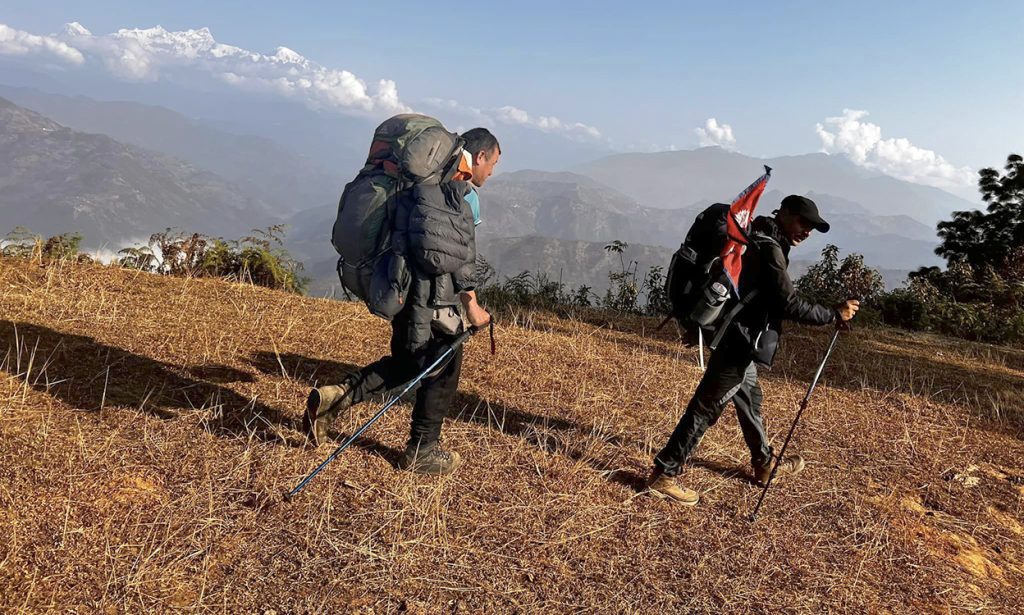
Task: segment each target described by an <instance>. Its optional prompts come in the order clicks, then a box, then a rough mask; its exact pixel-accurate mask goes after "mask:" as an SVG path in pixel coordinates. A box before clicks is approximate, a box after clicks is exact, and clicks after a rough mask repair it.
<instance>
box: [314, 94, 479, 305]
mask: <svg viewBox="0 0 1024 615" xmlns="http://www.w3.org/2000/svg"><path fill="white" fill-rule="evenodd" d="M462 144H463V141H462V139H461V138H460V137H459V136H458V135H457V134H455V133H452V132H449V131H448V130H446V129H445V127H444V126H443V125H442V124H441V122H439V121H437V120H436V119H434V118H432V117H428V116H425V115H419V114H415V113H406V114H402V115H396V116H394V117H392V118H390V119H388V120H385V121H384V123H382V124H381V125H380V126H378V127H377V130H375V131H374V133H373V142H372V143H371V145H370V153H369V156H367V159H366V165H365V166H363V168H362V170H360V171H359V174H358V175H356V178H355V179H353V180H352V181H351V182H349V183H348V184H347V185H346V186H345V190H344V191H343V192H342V193H341V200H340V201H339V202H338V217H337V219H336V220H335V221H334V229H333V232H332V235H331V243H332V244H333V245H334V249H335V250H337V252H338V255H339V256H340V258H339V259H338V275H339V277H340V278H341V283H342V285H343V286H344V287H345V288H346V289H347V290H348V291H349V292H351V293H352V294H353V295H355V296H356V297H358V298H359V299H361V300H363V301H364V302H365V303H366V304H367V307H368V308H369V309H370V311H371V312H373V313H374V314H377V315H378V316H381V317H383V318H387V319H391V318H392V317H394V316H395V314H397V313H398V312H399V311H400V310H401V308H402V307H403V305H404V301H405V294H406V292H407V289H408V273H407V272H406V271H405V267H404V263H403V262H402V259H401V258H400V257H398V258H396V256H395V255H394V254H393V252H392V251H391V228H392V221H393V219H394V214H395V207H396V205H397V201H398V199H397V197H398V195H399V194H400V193H401V192H402V191H403V190H407V189H409V188H411V187H412V186H414V185H416V184H420V183H438V182H440V181H441V178H442V177H443V176H444V174H445V172H446V171H447V170H448V168H449V167H450V166H451V163H452V162H453V161H454V160H455V158H456V156H457V155H459V153H460V151H461V149H462ZM403 278H404V279H403Z"/></svg>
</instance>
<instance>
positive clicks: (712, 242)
mask: <svg viewBox="0 0 1024 615" xmlns="http://www.w3.org/2000/svg"><path fill="white" fill-rule="evenodd" d="M728 215H729V205H727V204H725V203H715V204H714V205H711V206H710V207H708V208H707V209H705V210H704V211H702V212H700V214H698V215H697V218H696V219H695V220H694V221H693V225H692V226H691V227H690V230H689V231H688V232H687V233H686V239H684V240H683V243H682V244H681V245H680V246H679V249H678V250H676V251H675V253H674V254H673V255H672V261H671V262H670V263H669V266H668V274H667V276H666V278H665V293H666V295H667V296H668V300H669V302H670V303H671V305H672V312H671V313H670V314H669V318H668V319H666V322H667V321H668V320H669V319H672V318H674V319H676V321H677V322H678V323H679V326H680V327H681V328H682V329H684V330H685V331H686V333H687V340H688V341H690V342H693V341H695V339H696V336H697V333H698V332H703V333H706V334H708V335H709V336H712V337H711V338H712V339H713V341H712V343H711V344H709V346H710V347H711V348H712V349H714V348H715V347H716V346H717V345H718V342H719V341H720V340H721V338H722V334H723V333H724V332H725V329H726V328H727V327H728V325H729V323H730V322H732V319H733V318H734V317H735V316H736V314H737V313H738V312H739V310H740V309H741V308H742V306H743V305H746V303H747V302H749V301H750V299H752V298H753V296H754V294H755V293H756V292H757V291H756V290H755V291H751V292H750V293H747V296H745V297H743V301H738V300H737V299H738V297H736V292H735V291H734V289H733V288H732V283H731V282H730V281H729V276H728V274H726V272H725V269H724V268H723V266H722V258H721V254H722V249H723V248H724V247H725V242H726V240H727V238H728V236H727V233H728V226H727V222H726V217H727V216H728ZM730 300H732V303H733V305H734V306H735V307H734V308H733V309H730V310H726V306H727V305H729V304H730Z"/></svg>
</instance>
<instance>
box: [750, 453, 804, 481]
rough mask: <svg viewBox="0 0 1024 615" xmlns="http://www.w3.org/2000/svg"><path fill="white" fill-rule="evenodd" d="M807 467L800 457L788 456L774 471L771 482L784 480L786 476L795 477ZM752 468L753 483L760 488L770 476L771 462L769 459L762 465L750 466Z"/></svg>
mask: <svg viewBox="0 0 1024 615" xmlns="http://www.w3.org/2000/svg"><path fill="white" fill-rule="evenodd" d="M805 465H807V464H806V463H805V462H804V458H803V457H801V456H800V455H789V456H787V457H786V458H785V459H783V460H782V461H781V462H779V469H778V470H776V471H775V478H774V479H772V482H775V481H777V480H779V479H780V478H785V477H787V476H796V475H797V474H799V473H800V472H801V471H802V470H803V469H804V466H805ZM752 467H753V468H754V482H756V483H757V484H758V485H761V486H762V487H764V486H765V484H767V482H768V477H769V476H771V475H772V460H771V459H769V460H768V461H767V462H765V464H764V465H756V464H752Z"/></svg>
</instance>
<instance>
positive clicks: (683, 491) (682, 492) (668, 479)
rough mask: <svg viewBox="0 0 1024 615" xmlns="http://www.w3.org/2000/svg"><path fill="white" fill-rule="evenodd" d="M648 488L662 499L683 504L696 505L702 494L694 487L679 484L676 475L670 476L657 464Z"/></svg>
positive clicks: (648, 481)
mask: <svg viewBox="0 0 1024 615" xmlns="http://www.w3.org/2000/svg"><path fill="white" fill-rule="evenodd" d="M647 490H648V491H650V493H651V495H653V496H654V497H656V498H660V499H662V500H669V501H670V502H674V503H676V504H682V505H683V506H696V505H697V502H698V501H699V500H700V496H699V495H697V492H696V491H694V490H693V489H687V488H686V487H681V486H679V483H677V482H676V479H675V477H674V476H668V475H667V474H665V471H664V470H662V469H661V467H660V466H655V468H654V471H653V472H651V477H650V478H648V479H647Z"/></svg>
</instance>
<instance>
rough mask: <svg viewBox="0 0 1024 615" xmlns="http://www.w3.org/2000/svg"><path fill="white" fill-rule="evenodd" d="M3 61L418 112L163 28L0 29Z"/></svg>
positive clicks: (500, 112) (525, 117)
mask: <svg viewBox="0 0 1024 615" xmlns="http://www.w3.org/2000/svg"><path fill="white" fill-rule="evenodd" d="M0 55H7V56H23V57H28V58H31V59H33V60H42V61H44V62H48V63H55V64H63V65H65V66H67V67H89V68H100V69H102V70H104V71H105V72H106V73H107V74H109V75H110V76H112V77H114V78H116V79H119V80H123V81H136V82H155V81H160V80H163V79H165V78H172V77H173V78H178V79H183V80H187V79H188V78H189V77H192V78H196V77H199V78H213V79H215V80H217V81H218V82H220V83H223V84H226V85H228V86H231V87H234V88H239V89H243V90H248V91H254V92H264V93H270V94H275V95H278V96H281V97H284V98H287V99H291V100H295V101H298V102H301V103H303V104H305V105H306V106H308V107H311V108H314V109H320V110H327V111H336V112H340V113H346V114H358V115H368V116H373V117H386V116H389V115H393V114H395V113H406V112H410V111H412V110H413V108H412V106H410V105H409V104H407V103H406V102H405V101H403V100H402V99H401V97H400V96H399V93H398V85H397V84H396V83H395V82H394V81H392V80H390V79H381V80H379V81H377V82H376V83H367V82H366V81H365V80H363V79H360V78H359V77H358V76H356V75H354V74H353V73H351V72H349V71H347V70H341V69H335V68H330V67H326V66H323V65H321V64H318V63H316V62H314V61H312V60H310V59H308V58H306V57H304V56H303V55H302V54H300V53H298V52H296V51H293V50H291V49H289V48H287V47H278V48H277V49H276V50H275V52H274V53H273V54H271V55H267V54H263V53H259V52H256V51H250V50H247V49H242V48H240V47H235V46H233V45H226V44H224V43H220V42H218V41H217V40H216V39H215V38H214V37H213V34H212V33H211V32H210V30H209V28H200V29H198V30H182V31H177V32H172V31H168V30H166V29H164V28H162V27H160V26H156V27H153V28H146V29H121V30H118V31H117V32H114V33H112V34H105V35H96V34H93V33H92V32H90V31H89V30H88V29H87V28H86V27H84V26H83V25H81V24H79V23H77V22H72V23H69V24H67V25H65V26H64V29H63V30H62V31H61V32H60V33H57V34H53V35H42V36H41V35H36V34H32V33H29V32H24V31H21V30H16V29H14V28H11V27H9V26H6V25H3V24H0ZM427 104H428V105H430V106H434V107H437V108H442V109H446V110H448V111H451V112H454V113H457V114H459V115H461V116H466V117H469V118H472V119H474V120H475V121H478V122H481V123H485V124H489V125H492V126H493V125H496V124H506V125H513V126H523V127H525V128H530V129H534V130H538V131H541V132H544V133H548V134H555V135H561V136H565V137H568V138H572V139H576V140H584V141H599V140H600V139H601V136H602V135H601V131H600V130H598V129H597V128H595V127H593V126H589V125H587V124H583V123H580V122H571V121H567V120H563V119H561V118H558V117H554V116H549V115H537V114H533V113H529V112H527V111H525V110H523V109H520V108H518V107H514V106H511V105H505V106H500V107H496V108H493V109H488V110H481V109H476V108H473V107H469V106H466V105H462V104H460V103H458V102H456V101H451V100H438V99H431V100H428V101H427Z"/></svg>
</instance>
